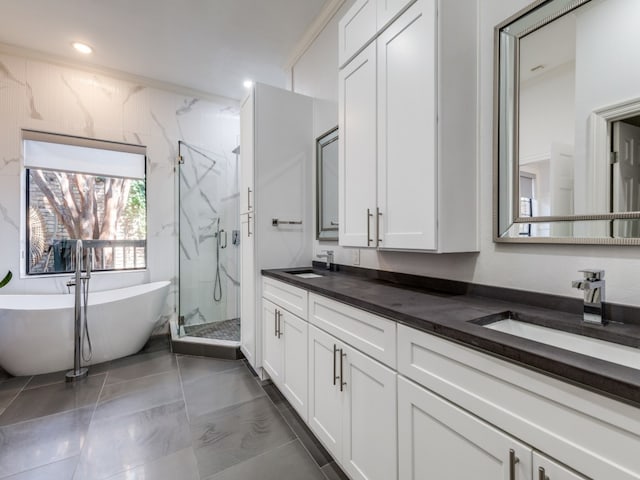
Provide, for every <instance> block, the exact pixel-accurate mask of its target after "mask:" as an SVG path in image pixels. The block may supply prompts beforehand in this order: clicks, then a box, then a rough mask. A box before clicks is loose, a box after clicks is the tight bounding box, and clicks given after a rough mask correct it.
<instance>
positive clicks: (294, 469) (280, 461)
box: [203, 440, 326, 480]
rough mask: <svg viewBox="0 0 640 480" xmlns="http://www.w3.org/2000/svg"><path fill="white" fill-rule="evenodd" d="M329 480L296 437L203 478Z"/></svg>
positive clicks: (220, 479) (216, 479)
mask: <svg viewBox="0 0 640 480" xmlns="http://www.w3.org/2000/svg"><path fill="white" fill-rule="evenodd" d="M294 478H295V480H326V478H325V476H324V475H323V474H322V472H321V471H320V468H318V466H317V465H316V464H315V462H314V461H313V460H312V459H311V457H310V456H309V454H308V453H307V452H306V450H305V449H304V447H303V446H302V444H301V443H300V442H299V441H298V440H295V441H293V442H291V443H288V444H287V445H284V446H282V447H279V448H276V449H275V450H270V451H269V452H267V453H265V454H264V455H260V456H258V457H254V458H252V459H250V460H247V461H246V462H242V463H239V464H238V465H234V466H233V467H230V468H228V469H226V470H224V471H222V472H220V473H219V474H216V475H214V476H213V477H208V478H206V479H203V480H240V479H242V480H283V479H294Z"/></svg>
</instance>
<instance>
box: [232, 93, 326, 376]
mask: <svg viewBox="0 0 640 480" xmlns="http://www.w3.org/2000/svg"><path fill="white" fill-rule="evenodd" d="M274 119H277V121H274ZM311 138H313V101H312V99H311V98H310V97H307V96H304V95H299V94H296V93H292V92H290V91H287V90H282V89H279V88H275V87H271V86H268V85H263V84H259V83H257V84H256V85H255V86H254V87H253V89H252V90H251V91H250V92H249V94H248V95H247V97H246V98H245V99H244V100H243V102H242V104H241V110H240V187H241V189H240V208H241V212H240V214H241V215H240V218H241V226H242V236H241V238H240V245H241V247H240V248H241V250H240V253H241V258H240V262H241V267H240V272H241V276H240V297H241V303H240V305H241V308H240V317H241V322H240V324H241V341H240V343H241V346H240V348H241V350H242V352H243V353H244V355H245V356H246V357H247V360H248V361H249V363H250V364H251V366H252V367H253V368H254V369H255V370H256V371H257V372H258V373H261V372H260V368H261V367H262V357H263V355H262V351H261V350H262V344H263V341H262V321H261V316H262V292H261V290H262V281H261V278H262V277H261V274H260V271H261V270H262V269H265V268H280V267H282V268H284V267H297V266H302V265H306V264H307V262H308V259H309V258H311V256H312V244H313V242H312V238H313V209H312V201H311V198H310V197H309V195H308V192H309V191H311V189H312V165H313V142H311V141H310V140H309V139H311ZM273 219H278V220H281V221H285V222H295V223H294V224H285V225H284V226H283V225H280V226H274V225H273Z"/></svg>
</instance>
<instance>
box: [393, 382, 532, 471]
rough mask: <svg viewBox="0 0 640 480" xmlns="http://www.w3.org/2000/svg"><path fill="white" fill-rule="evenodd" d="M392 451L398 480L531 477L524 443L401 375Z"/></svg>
mask: <svg viewBox="0 0 640 480" xmlns="http://www.w3.org/2000/svg"><path fill="white" fill-rule="evenodd" d="M398 452H399V456H398V464H399V478H400V480H425V479H434V480H435V479H438V480H440V479H442V480H444V479H452V480H453V479H456V480H458V479H471V478H472V479H474V480H512V479H513V480H525V479H530V478H531V450H530V449H529V448H528V447H527V446H525V445H523V444H521V443H519V442H518V441H516V440H515V439H513V438H511V437H509V436H507V435H505V434H503V433H502V432H500V431H499V430H497V429H495V428H494V427H492V426H491V425H489V424H487V423H485V422H483V421H481V420H480V419H478V418H477V417H474V416H473V415H471V414H469V413H467V412H465V411H464V410H462V409H460V408H458V407H456V406H455V405H453V404H452V403H450V402H448V401H446V400H444V399H442V398H441V397H438V396H437V395H435V394H433V393H431V392H429V391H428V390H426V389H424V388H422V387H420V386H418V385H416V384H414V383H412V382H410V381H409V380H406V379H405V378H403V377H399V379H398ZM511 469H513V474H511V473H512V472H511Z"/></svg>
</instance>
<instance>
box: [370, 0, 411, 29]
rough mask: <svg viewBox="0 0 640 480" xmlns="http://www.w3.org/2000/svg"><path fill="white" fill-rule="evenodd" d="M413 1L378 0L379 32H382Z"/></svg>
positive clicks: (377, 19)
mask: <svg viewBox="0 0 640 480" xmlns="http://www.w3.org/2000/svg"><path fill="white" fill-rule="evenodd" d="M412 1H413V0H377V2H378V5H377V11H376V23H377V26H378V30H382V29H383V28H384V27H385V25H387V24H388V23H389V22H391V21H392V20H393V19H394V17H395V16H396V15H398V14H399V13H400V12H401V11H402V9H403V8H405V7H406V6H407V5H408V4H410V3H411V2H412Z"/></svg>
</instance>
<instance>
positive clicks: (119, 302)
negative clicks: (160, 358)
mask: <svg viewBox="0 0 640 480" xmlns="http://www.w3.org/2000/svg"><path fill="white" fill-rule="evenodd" d="M169 285H170V282H155V283H147V284H144V285H136V286H134V287H127V288H121V289H117V290H107V291H103V292H91V291H90V293H89V302H88V304H89V307H88V323H89V334H90V335H91V342H92V344H93V358H92V359H91V362H89V364H96V363H101V362H106V361H107V360H113V359H114V358H120V357H125V356H127V355H131V354H133V353H136V352H137V351H139V350H140V349H141V348H142V347H143V346H144V344H145V343H146V341H147V340H148V339H149V337H150V335H151V332H152V330H153V328H154V326H155V324H156V321H157V320H158V317H159V316H160V314H161V313H162V309H163V307H164V303H165V300H166V298H167V295H168V293H169ZM73 306H74V295H73V293H72V294H58V295H0V367H2V368H4V369H5V370H6V371H7V372H9V373H10V374H11V375H16V376H21V375H38V374H41V373H49V372H56V371H59V370H65V369H71V368H73V323H74V312H73ZM83 364H84V362H83Z"/></svg>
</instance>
